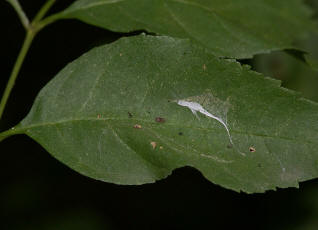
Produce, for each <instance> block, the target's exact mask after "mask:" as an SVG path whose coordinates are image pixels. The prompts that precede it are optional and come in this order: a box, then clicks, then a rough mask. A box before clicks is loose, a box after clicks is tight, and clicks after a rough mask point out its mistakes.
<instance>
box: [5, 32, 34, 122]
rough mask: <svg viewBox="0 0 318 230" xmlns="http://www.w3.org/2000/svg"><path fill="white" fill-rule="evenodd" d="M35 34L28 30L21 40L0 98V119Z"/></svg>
mask: <svg viewBox="0 0 318 230" xmlns="http://www.w3.org/2000/svg"><path fill="white" fill-rule="evenodd" d="M34 36H35V33H34V32H33V31H28V32H27V34H26V37H25V39H24V42H23V45H22V48H21V50H20V53H19V55H18V58H17V60H16V62H15V64H14V67H13V70H12V72H11V75H10V78H9V81H8V83H7V86H6V88H5V90H4V93H3V96H2V99H1V102H0V119H1V117H2V115H3V111H4V108H5V106H6V104H7V101H8V99H9V96H10V93H11V91H12V88H13V86H14V83H15V80H16V79H17V76H18V74H19V72H20V69H21V66H22V63H23V61H24V58H25V56H26V54H27V52H28V50H29V48H30V45H31V43H32V41H33V38H34Z"/></svg>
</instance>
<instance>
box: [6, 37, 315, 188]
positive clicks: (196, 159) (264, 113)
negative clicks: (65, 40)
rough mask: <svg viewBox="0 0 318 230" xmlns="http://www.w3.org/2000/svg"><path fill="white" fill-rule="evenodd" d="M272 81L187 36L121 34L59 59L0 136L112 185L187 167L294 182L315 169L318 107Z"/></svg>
mask: <svg viewBox="0 0 318 230" xmlns="http://www.w3.org/2000/svg"><path fill="white" fill-rule="evenodd" d="M279 85H280V83H279V82H278V81H276V80H273V79H270V78H264V77H263V76H262V75H260V74H258V73H255V72H253V71H251V70H249V69H248V67H245V66H243V67H242V66H241V65H240V64H239V63H237V62H234V61H229V60H219V59H218V58H215V57H214V56H212V55H211V54H209V53H208V52H206V51H204V50H203V49H201V48H198V47H197V46H196V45H193V44H192V43H191V42H189V41H188V40H179V39H174V38H169V37H152V36H145V35H141V36H137V37H131V38H122V39H120V40H119V41H117V42H115V43H113V44H110V45H105V46H102V47H98V48H95V49H93V50H91V51H89V52H88V53H86V54H84V55H83V56H82V57H80V58H78V59H77V60H76V61H74V62H73V63H71V64H69V65H68V66H67V67H65V69H64V70H62V71H61V72H60V73H59V74H58V75H57V76H56V77H55V78H54V79H53V80H52V81H51V82H50V83H49V84H48V85H47V86H45V87H44V88H43V89H42V90H41V92H40V94H39V95H38V97H37V99H36V101H35V103H34V105H33V107H32V109H31V111H30V113H29V115H28V116H27V117H26V118H25V119H24V120H23V121H22V122H21V123H20V125H18V126H17V127H15V128H14V129H13V130H11V131H8V133H5V134H3V135H6V134H16V133H25V134H27V135H28V136H30V137H31V138H33V139H34V140H36V141H37V142H39V143H40V144H41V145H42V146H43V147H44V148H45V149H46V150H47V151H48V152H50V153H51V154H52V155H53V156H54V157H56V158H57V159H59V160H60V161H62V162H64V163H65V164H67V165H68V166H70V167H71V168H73V169H74V170H76V171H78V172H80V173H82V174H84V175H87V176H89V177H92V178H95V179H98V180H102V181H108V182H113V183H117V184H143V183H150V182H154V181H156V180H159V179H161V178H164V177H166V176H168V175H169V174H170V173H171V172H172V170H174V169H176V168H179V167H183V166H192V167H195V168H197V169H199V170H200V171H201V172H202V173H203V175H204V176H205V177H206V178H208V179H209V180H210V181H212V182H214V183H216V184H219V185H222V186H224V187H226V188H230V189H233V190H236V191H239V190H242V191H245V192H249V193H252V192H264V191H265V190H268V189H275V188H276V187H282V188H284V187H289V186H298V181H304V180H308V179H311V178H314V177H317V176H318V171H317V169H318V154H317V149H318V122H317V121H318V106H317V104H315V103H313V102H310V101H307V100H304V99H301V98H299V96H297V95H296V94H295V93H293V92H291V91H288V90H286V89H283V88H280V87H279ZM187 106H188V107H187ZM200 106H201V107H200ZM189 107H191V108H192V109H193V110H194V112H195V110H198V111H197V112H196V114H195V113H192V112H191V110H190V109H189ZM213 116H214V117H213ZM227 128H228V129H229V133H228V132H227Z"/></svg>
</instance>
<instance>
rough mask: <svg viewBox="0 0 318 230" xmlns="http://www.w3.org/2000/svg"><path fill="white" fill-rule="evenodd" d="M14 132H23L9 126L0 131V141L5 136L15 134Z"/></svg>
mask: <svg viewBox="0 0 318 230" xmlns="http://www.w3.org/2000/svg"><path fill="white" fill-rule="evenodd" d="M15 134H23V132H21V131H18V130H16V129H15V128H11V129H9V130H7V131H4V132H2V133H0V142H1V141H3V140H4V139H6V138H8V137H10V136H12V135H15Z"/></svg>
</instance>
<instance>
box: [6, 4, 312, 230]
mask: <svg viewBox="0 0 318 230" xmlns="http://www.w3.org/2000/svg"><path fill="white" fill-rule="evenodd" d="M21 2H22V5H23V7H24V9H25V11H26V13H27V15H29V16H30V17H31V18H32V16H34V14H35V13H36V11H37V10H38V9H39V7H40V6H41V5H42V4H43V3H44V1H43V0H42V1H41V0H32V1H21ZM71 2H72V1H71V0H63V1H59V2H58V3H57V4H56V5H55V7H54V8H53V9H52V12H54V11H58V10H61V9H64V8H65V7H66V6H67V5H69V4H70V3H71ZM311 4H312V6H314V7H315V6H316V7H317V5H318V4H316V2H315V1H314V0H313V1H312V2H311ZM315 15H317V14H315ZM0 19H1V20H0V23H1V27H0V28H1V29H0V38H1V43H0V67H1V68H0V71H1V73H0V76H1V77H0V93H1V94H2V91H3V90H4V87H5V85H6V82H7V79H8V76H9V75H10V71H11V68H12V66H13V64H14V61H15V59H16V56H17V53H18V51H19V49H20V46H21V44H22V41H23V38H24V30H23V27H22V26H21V24H20V22H19V20H18V17H17V16H16V14H15V12H14V10H13V9H12V8H11V7H10V5H9V4H8V3H6V1H1V2H0ZM128 35H132V34H119V33H112V32H110V31H106V30H102V29H99V28H96V27H93V26H89V25H86V24H84V23H81V22H79V21H75V20H68V21H59V22H57V23H54V24H52V25H50V26H49V27H47V28H45V29H44V30H43V31H41V32H40V33H39V34H38V36H37V38H36V39H35V40H34V43H33V45H32V47H31V49H30V51H29V53H28V56H27V58H26V60H25V63H24V65H23V68H22V69H21V74H20V76H19V78H18V81H17V83H16V85H15V88H14V90H13V92H12V94H11V97H10V100H9V102H8V105H7V108H6V111H5V113H4V117H3V120H2V121H1V122H0V128H1V130H5V129H7V128H10V127H12V126H13V125H16V124H17V123H18V122H19V121H20V120H21V119H23V118H24V117H25V116H26V114H27V113H28V111H29V109H30V107H31V105H32V103H33V100H34V98H35V97H36V95H37V93H38V92H39V90H40V89H41V88H42V87H43V86H44V85H45V84H46V83H47V82H48V81H49V80H50V79H52V78H53V77H54V76H55V74H56V73H57V72H58V71H60V70H61V69H62V68H63V67H64V66H65V65H66V64H67V63H68V62H70V61H72V60H74V59H76V58H77V57H78V56H80V55H81V54H83V53H84V52H86V51H88V50H89V49H91V48H92V47H94V46H97V45H100V44H103V43H105V42H111V41H114V40H116V39H118V38H119V37H121V36H128ZM317 41H318V40H317V37H315V36H311V37H310V38H309V39H307V40H306V41H302V44H303V45H304V47H307V48H308V49H310V50H313V51H314V52H316V55H317V54H318V51H317V50H318V44H317ZM242 63H245V64H250V65H252V66H253V69H255V70H257V71H259V72H263V73H265V74H266V75H267V76H271V77H275V78H278V79H281V80H282V81H283V86H284V87H288V88H291V89H295V90H297V91H300V92H302V93H303V95H304V96H305V97H307V98H309V99H312V100H315V101H318V73H317V72H315V71H313V70H311V69H310V68H309V66H308V65H306V64H305V63H304V62H302V61H301V60H300V59H299V56H297V55H296V56H292V55H289V54H287V53H286V52H274V53H272V54H270V55H259V56H256V57H255V58H254V59H253V60H242ZM0 157H1V160H0V183H1V185H0V229H17V230H19V229H44V230H46V229H67V230H72V229H77V230H81V229H91V230H95V229H96V230H99V229H238V228H242V229H280V230H281V229H295V230H298V229H308V230H311V229H312V230H316V229H318V180H312V181H308V182H304V183H300V188H299V189H295V188H291V189H278V190H277V191H269V192H266V193H265V194H254V195H247V194H239V193H236V192H233V191H230V190H227V189H224V188H221V187H220V186H217V185H214V184H213V183H211V182H209V181H207V180H206V179H205V178H203V176H202V175H201V174H200V172H198V171H197V170H195V169H193V168H182V169H178V170H175V171H174V172H173V174H172V175H171V176H169V177H168V178H167V179H164V180H161V181H158V182H156V183H154V184H147V185H142V186H119V185H114V184H109V183H103V182H99V181H95V180H93V179H90V178H87V177H84V176H82V175H80V174H78V173H76V172H75V171H73V170H71V169H69V168H68V167H67V166H65V165H63V164H62V163H60V162H58V161H57V160H55V159H54V158H53V157H51V156H50V155H49V154H48V153H47V152H46V151H45V150H44V149H43V148H42V147H41V146H40V145H39V144H37V143H36V142H34V141H33V140H31V139H30V138H28V137H26V136H23V135H20V136H13V137H10V138H9V139H7V140H5V141H3V142H2V143H0Z"/></svg>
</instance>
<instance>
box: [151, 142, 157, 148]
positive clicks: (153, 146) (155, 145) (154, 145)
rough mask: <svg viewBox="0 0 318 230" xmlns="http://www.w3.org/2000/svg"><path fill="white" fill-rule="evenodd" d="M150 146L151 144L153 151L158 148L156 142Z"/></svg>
mask: <svg viewBox="0 0 318 230" xmlns="http://www.w3.org/2000/svg"><path fill="white" fill-rule="evenodd" d="M150 144H151V146H152V148H153V149H155V148H156V147H157V143H156V142H154V141H152V142H150Z"/></svg>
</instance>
